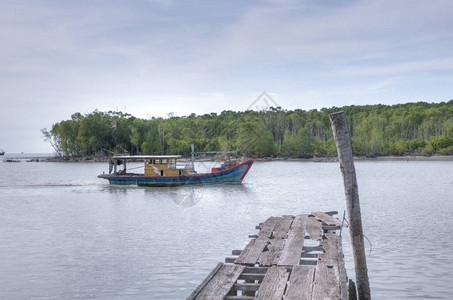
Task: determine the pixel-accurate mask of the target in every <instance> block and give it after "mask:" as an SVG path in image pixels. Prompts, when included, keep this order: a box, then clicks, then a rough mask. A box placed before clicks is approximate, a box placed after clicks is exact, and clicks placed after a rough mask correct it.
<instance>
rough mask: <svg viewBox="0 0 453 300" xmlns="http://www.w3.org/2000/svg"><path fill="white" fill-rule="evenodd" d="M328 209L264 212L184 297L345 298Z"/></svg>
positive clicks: (333, 221) (335, 228) (338, 249)
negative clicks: (252, 231) (242, 243)
mask: <svg viewBox="0 0 453 300" xmlns="http://www.w3.org/2000/svg"><path fill="white" fill-rule="evenodd" d="M334 213H336V212H333V213H322V212H314V213H311V214H303V215H297V216H281V217H270V218H269V219H267V220H266V221H265V222H264V223H262V224H260V225H259V226H257V229H259V232H258V234H257V235H252V236H250V238H251V240H250V241H249V243H248V245H247V246H246V247H245V249H244V250H242V251H240V250H234V251H233V252H232V256H231V257H227V258H226V259H225V263H219V264H218V265H217V266H216V267H215V268H214V269H213V270H212V272H211V273H210V274H209V275H208V276H207V278H206V279H205V280H204V281H203V282H202V283H201V284H200V285H199V286H198V288H196V289H195V290H194V291H193V293H192V294H191V295H190V296H189V297H188V298H187V299H231V300H232V299H237V300H238V299H242V300H246V299H285V300H287V299H348V297H349V296H348V284H347V277H346V269H345V267H344V261H343V252H342V244H341V236H340V235H338V234H337V231H339V232H341V231H340V229H341V227H342V223H341V222H340V221H339V220H338V219H336V218H334V217H332V214H334ZM354 289H355V288H354Z"/></svg>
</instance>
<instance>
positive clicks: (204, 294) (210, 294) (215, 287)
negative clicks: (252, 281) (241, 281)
mask: <svg viewBox="0 0 453 300" xmlns="http://www.w3.org/2000/svg"><path fill="white" fill-rule="evenodd" d="M244 268H245V267H244V266H240V265H222V266H220V268H219V269H218V270H217V272H215V274H214V275H213V276H208V277H210V279H209V280H208V281H207V282H206V284H204V286H203V287H202V289H201V290H200V291H199V292H198V293H197V294H195V295H193V294H194V293H195V291H194V293H192V295H190V296H189V298H188V299H197V300H201V299H207V300H214V299H223V298H224V297H225V296H226V295H227V294H228V292H229V291H230V289H231V288H232V286H233V285H234V284H235V282H236V280H237V279H238V277H239V275H241V273H242V271H243V270H244ZM210 275H211V274H210Z"/></svg>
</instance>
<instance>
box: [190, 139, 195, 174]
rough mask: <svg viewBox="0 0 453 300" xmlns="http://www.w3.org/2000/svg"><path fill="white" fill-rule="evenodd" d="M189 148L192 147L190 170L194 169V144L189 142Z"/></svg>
mask: <svg viewBox="0 0 453 300" xmlns="http://www.w3.org/2000/svg"><path fill="white" fill-rule="evenodd" d="M190 149H192V155H191V157H192V170H195V152H194V149H195V147H194V145H193V144H190Z"/></svg>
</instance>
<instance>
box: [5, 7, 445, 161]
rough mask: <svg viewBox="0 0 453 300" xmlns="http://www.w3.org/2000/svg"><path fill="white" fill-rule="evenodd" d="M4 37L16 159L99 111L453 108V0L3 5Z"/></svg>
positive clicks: (8, 145)
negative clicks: (56, 130) (74, 117)
mask: <svg viewBox="0 0 453 300" xmlns="http://www.w3.org/2000/svg"><path fill="white" fill-rule="evenodd" d="M0 41H1V42H0V79H1V81H0V107H1V118H0V148H3V149H4V150H6V151H7V152H9V153H11V152H26V153H27V152H28V153H30V152H51V151H52V149H51V147H50V145H48V144H45V143H44V142H43V140H42V137H41V133H40V129H41V128H44V127H46V128H48V129H50V128H51V127H52V124H54V123H56V122H60V121H62V120H67V119H69V118H70V117H71V114H73V113H75V112H80V113H82V114H86V113H90V112H92V111H94V110H95V109H98V110H100V111H108V110H121V111H126V112H127V113H130V114H132V115H134V116H136V117H140V118H150V117H152V116H155V117H159V116H161V117H165V116H167V114H168V113H170V112H173V113H174V114H175V115H179V116H184V115H189V114H191V113H196V114H204V113H210V112H217V113H220V112H222V111H224V110H234V111H242V110H246V109H247V108H249V107H250V106H251V105H252V104H253V106H252V108H259V107H261V106H264V105H266V104H263V103H264V102H265V101H264V100H259V101H258V102H254V101H255V100H256V99H257V97H259V96H260V95H261V94H262V92H264V91H266V92H267V93H268V94H269V95H270V97H271V98H272V100H273V101H274V103H276V104H278V105H279V106H281V107H282V108H284V109H296V108H301V109H305V110H309V109H313V108H317V109H320V108H323V107H331V106H337V107H339V106H344V105H351V104H355V105H365V104H378V103H382V104H396V103H405V102H417V101H427V102H441V101H449V100H450V99H453V93H452V91H453V1H451V0H445V1H436V0H434V1H426V0H410V1H409V0H407V1H401V0H391V1H291V0H288V1H285V0H281V1H280V0H271V1H245V0H241V1H239V0H237V1H234V0H233V1H212V0H211V1H209V0H206V1H190V0H189V1H177V0H169V1H166V0H128V1H126V0H123V1H120V0H92V1H88V0H80V1H69V0H67V1H64V0H59V1H57V0H55V1H43V0H2V1H1V2H0ZM260 101H261V102H263V101H264V102H263V103H261V104H260V103H259V102H260ZM267 102H268V103H269V101H267ZM271 104H272V103H271Z"/></svg>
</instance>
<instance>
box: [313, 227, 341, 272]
mask: <svg viewBox="0 0 453 300" xmlns="http://www.w3.org/2000/svg"><path fill="white" fill-rule="evenodd" d="M325 237H326V239H324V240H322V241H321V243H320V244H321V246H322V247H323V248H324V253H321V254H319V258H318V264H323V265H325V266H335V267H336V268H338V243H337V240H338V236H337V235H336V234H334V233H332V232H328V233H326V234H325Z"/></svg>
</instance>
